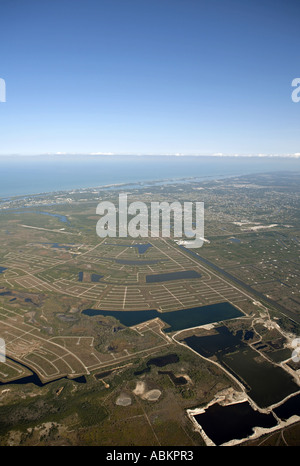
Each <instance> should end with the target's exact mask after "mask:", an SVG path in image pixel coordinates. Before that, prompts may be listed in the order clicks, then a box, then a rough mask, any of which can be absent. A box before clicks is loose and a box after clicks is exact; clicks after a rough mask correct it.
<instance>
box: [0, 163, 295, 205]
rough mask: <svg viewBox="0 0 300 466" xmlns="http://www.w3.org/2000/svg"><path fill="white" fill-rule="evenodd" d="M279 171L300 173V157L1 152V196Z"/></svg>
mask: <svg viewBox="0 0 300 466" xmlns="http://www.w3.org/2000/svg"><path fill="white" fill-rule="evenodd" d="M278 171H292V172H295V171H298V172H300V159H293V158H281V157H272V158H271V157H216V156H214V157H209V156H201V157H192V156H181V157H177V156H89V155H87V156H62V155H60V156H33V157H29V156H7V157H5V156H2V157H0V197H1V198H5V197H10V196H18V195H27V194H38V193H48V192H54V191H66V190H71V189H81V188H91V187H98V186H105V185H111V184H119V183H137V182H144V183H145V182H147V181H155V180H170V179H172V180H179V179H182V178H189V177H196V178H200V179H205V178H206V177H210V178H220V177H224V176H232V175H244V174H252V173H266V172H278Z"/></svg>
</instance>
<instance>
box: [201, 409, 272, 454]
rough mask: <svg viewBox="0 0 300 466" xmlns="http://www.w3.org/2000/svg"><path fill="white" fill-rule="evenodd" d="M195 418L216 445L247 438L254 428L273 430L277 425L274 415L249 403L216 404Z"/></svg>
mask: <svg viewBox="0 0 300 466" xmlns="http://www.w3.org/2000/svg"><path fill="white" fill-rule="evenodd" d="M194 418H195V420H196V421H197V423H198V424H199V425H200V426H201V427H202V428H203V430H204V432H205V433H206V435H207V436H208V437H209V438H210V439H211V440H212V441H213V442H214V443H215V444H216V445H222V444H223V443H226V442H230V441H232V440H241V439H244V438H247V437H248V436H250V435H252V434H253V432H254V431H253V428H254V427H263V428H271V427H274V426H276V424H277V421H276V419H275V417H274V416H273V414H272V413H269V414H265V413H261V412H259V411H256V410H254V409H253V408H252V407H251V406H250V404H249V403H248V401H245V402H242V403H236V404H232V405H227V406H221V405H219V404H218V403H215V404H213V405H211V406H209V407H208V408H207V409H206V410H205V411H204V413H200V414H196V415H195V416H194Z"/></svg>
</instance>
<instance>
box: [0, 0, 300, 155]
mask: <svg viewBox="0 0 300 466" xmlns="http://www.w3.org/2000/svg"><path fill="white" fill-rule="evenodd" d="M0 9H1V27H0V78H3V79H4V80H5V82H6V102H5V103H0V154H15V153H18V154H43V153H60V152H61V153H98V152H99V153H126V154H141V153H142V154H170V153H182V154H215V153H223V154H295V153H299V152H300V144H299V143H300V102H299V103H298V104H297V103H294V102H293V101H292V99H291V93H292V90H293V89H292V87H291V82H292V80H293V79H294V78H295V77H299V76H300V62H299V39H300V29H299V17H300V2H299V1H298V0H281V1H277V0H251V1H250V0H249V1H246V0H243V1H241V0H42V1H41V0H26V1H24V0H13V1H12V0H1V3H0Z"/></svg>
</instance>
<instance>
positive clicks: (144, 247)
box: [105, 243, 152, 254]
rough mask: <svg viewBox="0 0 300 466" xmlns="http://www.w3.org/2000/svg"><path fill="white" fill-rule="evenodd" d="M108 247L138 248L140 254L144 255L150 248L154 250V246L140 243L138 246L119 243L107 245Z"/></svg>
mask: <svg viewBox="0 0 300 466" xmlns="http://www.w3.org/2000/svg"><path fill="white" fill-rule="evenodd" d="M105 244H106V245H107V246H118V247H123V248H137V250H138V253H139V254H144V253H145V252H146V251H147V250H148V249H149V248H152V244H150V243H146V244H142V243H138V244H119V243H105Z"/></svg>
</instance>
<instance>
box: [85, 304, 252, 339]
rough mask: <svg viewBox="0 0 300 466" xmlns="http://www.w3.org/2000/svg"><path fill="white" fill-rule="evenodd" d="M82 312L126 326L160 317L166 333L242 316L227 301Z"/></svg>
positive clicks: (86, 310) (87, 310)
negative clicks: (172, 308)
mask: <svg viewBox="0 0 300 466" xmlns="http://www.w3.org/2000/svg"><path fill="white" fill-rule="evenodd" d="M82 314H83V315H87V316H90V317H92V316H98V315H101V316H103V317H107V316H109V317H114V318H115V319H117V320H119V321H120V322H121V323H122V324H123V325H125V326H126V327H132V326H134V325H138V324H141V323H143V322H147V321H148V320H152V319H155V318H160V319H161V320H162V321H164V322H165V323H166V324H167V325H168V326H169V327H167V328H165V329H164V331H165V332H167V333H168V332H174V331H177V330H183V329H186V328H191V327H198V326H199V325H205V324H209V323H212V322H220V321H222V320H227V319H233V318H236V317H241V316H243V314H242V312H241V311H239V310H238V309H236V308H235V307H234V306H233V305H232V304H230V303H228V302H224V303H218V304H212V305H209V306H200V307H193V308H189V309H181V310H179V311H172V312H158V311H156V310H147V311H105V310H101V309H85V310H84V311H82Z"/></svg>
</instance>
